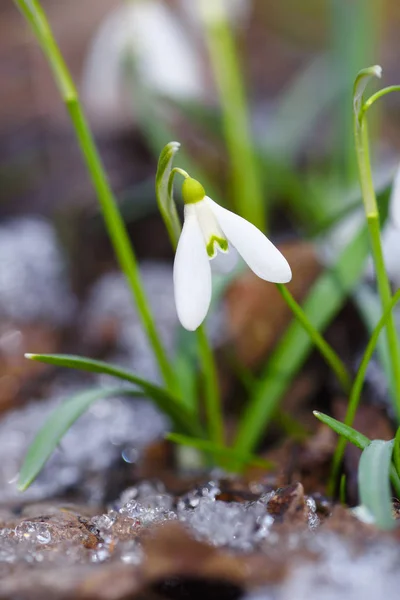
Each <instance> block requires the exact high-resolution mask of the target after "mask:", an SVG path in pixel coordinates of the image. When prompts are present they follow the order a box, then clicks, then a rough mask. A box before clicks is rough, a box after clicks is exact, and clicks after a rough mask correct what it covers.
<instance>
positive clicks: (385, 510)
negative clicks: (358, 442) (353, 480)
mask: <svg viewBox="0 0 400 600" xmlns="http://www.w3.org/2000/svg"><path fill="white" fill-rule="evenodd" d="M393 443H394V441H393V440H391V441H390V442H384V441H383V440H374V441H373V442H371V443H370V444H369V445H368V446H367V447H366V448H365V450H364V451H363V453H362V455H361V459H360V464H359V468H358V485H359V491H360V500H361V503H362V504H363V505H364V506H365V507H366V508H367V509H368V510H369V512H370V513H371V514H372V515H373V517H374V519H375V523H376V525H377V527H379V528H380V529H383V530H386V531H387V530H390V529H393V527H394V526H395V524H396V521H395V520H394V518H393V515H392V499H391V490H390V483H389V473H390V467H391V460H392V452H393Z"/></svg>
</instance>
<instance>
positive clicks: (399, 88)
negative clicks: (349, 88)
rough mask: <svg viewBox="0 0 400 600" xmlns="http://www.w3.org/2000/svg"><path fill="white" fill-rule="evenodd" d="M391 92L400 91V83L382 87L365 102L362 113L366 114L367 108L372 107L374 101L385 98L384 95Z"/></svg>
mask: <svg viewBox="0 0 400 600" xmlns="http://www.w3.org/2000/svg"><path fill="white" fill-rule="evenodd" d="M391 92H400V85H390V86H388V87H385V88H382V89H381V90H379V91H378V92H376V93H375V94H373V95H372V96H370V97H369V98H368V100H366V101H365V102H364V105H363V107H362V115H363V116H364V115H365V113H366V112H367V110H368V109H370V108H371V106H372V105H373V104H374V102H376V101H377V100H379V98H383V96H386V94H390V93H391Z"/></svg>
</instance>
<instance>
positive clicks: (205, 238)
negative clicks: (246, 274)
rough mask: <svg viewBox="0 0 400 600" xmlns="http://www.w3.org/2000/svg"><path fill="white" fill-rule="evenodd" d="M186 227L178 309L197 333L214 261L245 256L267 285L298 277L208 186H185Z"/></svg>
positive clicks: (179, 253) (178, 268)
mask: <svg viewBox="0 0 400 600" xmlns="http://www.w3.org/2000/svg"><path fill="white" fill-rule="evenodd" d="M182 197H183V201H184V203H185V209H184V225H183V229H182V234H181V236H180V238H179V243H178V247H177V250H176V255H175V262H174V289H175V304H176V309H177V313H178V317H179V320H180V322H181V323H182V325H183V327H185V329H188V330H189V331H194V330H195V329H197V328H198V327H199V325H201V323H202V322H203V321H204V319H205V317H206V315H207V312H208V309H209V307H210V302H211V291H212V284H211V265H210V261H211V260H213V259H214V258H216V256H217V254H219V253H220V255H221V258H224V260H225V261H229V260H230V258H231V255H232V253H233V252H235V249H236V251H237V252H238V253H239V254H240V255H241V257H242V258H243V260H244V261H245V262H246V263H247V265H248V266H249V267H250V269H251V270H252V271H253V272H254V273H255V274H256V275H257V276H258V277H260V278H261V279H264V280H266V281H271V282H274V283H287V282H288V281H290V280H291V278H292V272H291V270H290V267H289V264H288V262H287V260H286V259H285V257H284V256H283V255H282V254H281V252H279V250H278V249H277V248H276V247H275V246H274V245H273V243H272V242H270V240H269V239H268V238H267V237H266V236H265V235H264V234H263V233H262V232H261V231H260V230H259V229H257V227H255V226H254V225H252V223H249V221H246V219H243V218H242V217H239V216H238V215H236V214H235V213H233V212H231V211H230V210H227V209H225V208H222V206H219V204H217V203H216V202H214V201H213V200H211V198H209V197H208V196H206V193H205V191H204V188H203V186H202V185H201V184H200V183H199V182H198V181H196V180H195V179H192V178H191V177H188V178H186V179H185V181H184V183H183V186H182Z"/></svg>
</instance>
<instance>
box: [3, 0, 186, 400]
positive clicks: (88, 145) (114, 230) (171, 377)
mask: <svg viewBox="0 0 400 600" xmlns="http://www.w3.org/2000/svg"><path fill="white" fill-rule="evenodd" d="M14 2H15V4H16V5H17V7H18V8H19V9H20V11H21V13H22V14H23V15H24V17H25V18H26V20H27V21H28V23H29V24H30V26H31V27H32V30H33V32H34V33H35V35H36V38H37V41H38V42H39V45H40V46H41V48H42V50H43V53H44V54H45V56H46V58H47V59H48V61H49V64H50V66H51V69H52V71H53V74H54V77H55V80H56V82H57V85H58V88H59V91H60V95H61V97H62V99H63V101H64V103H65V105H66V108H67V110H68V113H69V115H70V118H71V121H72V125H73V127H74V129H75V135H76V137H77V140H78V143H79V146H80V149H81V151H82V154H83V156H84V159H85V162H86V167H87V170H88V173H89V175H90V178H91V180H92V183H93V186H94V188H95V190H96V193H97V199H98V201H99V204H100V207H101V210H102V213H103V217H104V221H105V224H106V227H107V230H108V234H109V236H110V239H111V241H112V244H113V247H114V251H115V254H116V256H117V258H118V261H119V264H120V267H121V269H122V271H123V273H124V275H125V277H126V279H127V281H128V284H129V286H130V288H131V291H132V294H133V297H134V300H135V303H136V306H137V309H138V313H139V315H140V318H141V321H142V324H143V327H144V329H145V331H146V333H147V337H148V339H149V342H150V344H151V347H152V349H153V352H154V355H155V357H156V359H157V362H158V365H159V368H160V371H161V373H162V375H163V378H164V380H165V383H166V384H167V386H168V388H169V389H175V387H176V381H175V374H174V371H173V369H172V366H171V364H170V362H169V359H168V356H167V353H166V351H165V349H164V346H163V344H162V342H161V339H160V337H159V335H158V331H157V328H156V324H155V321H154V318H153V315H152V313H151V310H150V308H149V302H148V300H147V297H146V294H145V291H144V288H143V284H142V281H141V278H140V273H139V267H138V264H137V260H136V256H135V254H134V251H133V248H132V246H131V243H130V239H129V235H128V232H127V230H126V227H125V224H124V221H123V219H122V217H121V214H120V212H119V209H118V205H117V201H116V199H115V197H114V195H113V192H112V190H111V187H110V184H109V182H108V179H107V175H106V173H105V170H104V166H103V163H102V161H101V158H100V156H99V153H98V151H97V148H96V145H95V142H94V139H93V135H92V132H91V131H90V128H89V125H88V122H87V120H86V117H85V115H84V112H83V110H82V107H81V104H80V101H79V97H78V93H77V91H76V88H75V85H74V83H73V81H72V78H71V75H70V73H69V70H68V67H67V65H66V64H65V62H64V59H63V57H62V55H61V52H60V50H59V48H58V46H57V43H56V41H55V39H54V36H53V34H52V31H51V29H50V25H49V23H48V21H47V18H46V15H45V13H44V11H43V9H42V8H41V6H40V2H39V1H38V0H29V1H28V0H14Z"/></svg>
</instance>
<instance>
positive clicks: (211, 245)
mask: <svg viewBox="0 0 400 600" xmlns="http://www.w3.org/2000/svg"><path fill="white" fill-rule="evenodd" d="M215 244H217V245H218V246H219V247H220V249H221V250H222V252H228V240H226V239H225V238H221V237H218V236H217V235H213V236H212V237H211V238H210V240H209V242H208V243H207V246H206V248H207V254H208V256H209V258H214V256H215V255H216V254H217V250H216V248H215Z"/></svg>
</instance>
